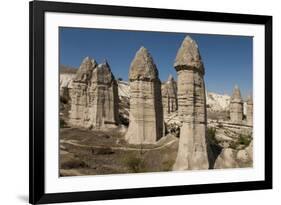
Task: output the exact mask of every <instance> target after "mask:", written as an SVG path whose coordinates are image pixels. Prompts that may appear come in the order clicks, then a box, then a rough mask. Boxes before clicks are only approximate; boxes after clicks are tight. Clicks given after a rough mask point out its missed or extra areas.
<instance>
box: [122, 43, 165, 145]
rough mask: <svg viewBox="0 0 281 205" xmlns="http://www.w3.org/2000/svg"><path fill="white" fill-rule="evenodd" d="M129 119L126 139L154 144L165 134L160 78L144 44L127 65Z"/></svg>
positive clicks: (129, 141) (133, 142)
mask: <svg viewBox="0 0 281 205" xmlns="http://www.w3.org/2000/svg"><path fill="white" fill-rule="evenodd" d="M129 80H130V115H129V119H130V123H129V128H128V131H127V134H126V137H125V138H126V140H127V141H128V143H131V144H154V143H156V141H157V140H158V139H160V138H161V137H162V136H163V134H164V131H163V130H164V124H163V108H162V96H161V82H160V80H159V77H158V70H157V68H156V65H155V64H154V62H153V59H152V57H151V55H150V54H149V52H148V51H147V49H146V48H144V47H141V48H140V49H139V50H138V51H137V53H136V55H135V57H134V59H133V61H132V63H131V66H130V71H129Z"/></svg>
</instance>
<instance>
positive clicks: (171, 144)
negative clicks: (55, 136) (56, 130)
mask: <svg viewBox="0 0 281 205" xmlns="http://www.w3.org/2000/svg"><path fill="white" fill-rule="evenodd" d="M122 130H124V129H122V128H116V129H112V130H108V131H92V130H86V129H78V128H61V129H60V176H76V175H98V174H118V173H137V172H159V171H169V170H171V168H172V165H173V164H174V161H175V158H176V154H177V147H178V138H176V137H174V136H173V135H167V136H166V137H164V138H162V139H161V140H160V141H159V142H158V143H157V144H156V145H142V146H141V145H129V144H126V142H125V141H124V134H125V133H124V132H123V131H122Z"/></svg>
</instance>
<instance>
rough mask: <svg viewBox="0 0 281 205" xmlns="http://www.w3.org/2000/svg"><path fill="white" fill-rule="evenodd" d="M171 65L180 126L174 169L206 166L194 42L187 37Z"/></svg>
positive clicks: (204, 123) (200, 69)
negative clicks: (175, 76)
mask: <svg viewBox="0 0 281 205" xmlns="http://www.w3.org/2000/svg"><path fill="white" fill-rule="evenodd" d="M174 67H175V69H176V71H177V75H178V81H177V82H178V94H177V95H178V113H179V115H180V116H181V118H182V122H183V125H182V127H181V129H180V140H179V148H178V155H177V159H176V162H175V164H174V167H173V169H174V170H187V169H208V168H209V161H208V153H207V147H208V144H207V140H206V128H207V120H206V94H205V83H204V73H205V70H204V65H203V62H202V60H201V56H200V53H199V49H198V45H197V43H196V42H195V41H194V40H193V39H191V38H190V36H186V37H185V39H184V40H183V42H182V44H181V47H180V48H179V50H178V53H177V56H176V59H175V63H174Z"/></svg>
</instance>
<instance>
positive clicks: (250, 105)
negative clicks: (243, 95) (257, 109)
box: [246, 96, 253, 126]
mask: <svg viewBox="0 0 281 205" xmlns="http://www.w3.org/2000/svg"><path fill="white" fill-rule="evenodd" d="M246 110H247V116H246V117H247V124H248V125H250V126H253V97H252V96H249V97H248V100H247V109H246Z"/></svg>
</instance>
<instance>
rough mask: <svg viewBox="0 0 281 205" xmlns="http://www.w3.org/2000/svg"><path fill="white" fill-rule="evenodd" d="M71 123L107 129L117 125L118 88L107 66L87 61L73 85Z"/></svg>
mask: <svg viewBox="0 0 281 205" xmlns="http://www.w3.org/2000/svg"><path fill="white" fill-rule="evenodd" d="M70 97H71V110H70V120H69V122H70V124H71V125H73V126H78V127H85V128H97V129H100V128H104V127H109V126H112V125H116V124H118V102H119V101H118V88H117V83H116V80H115V78H114V76H113V74H112V73H111V70H110V67H109V65H108V63H103V64H100V65H97V63H96V61H95V60H92V59H90V58H89V57H87V58H85V59H84V60H83V62H82V64H81V66H80V67H79V69H78V71H77V74H76V76H75V78H74V79H73V82H72V89H71V91H70Z"/></svg>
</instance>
